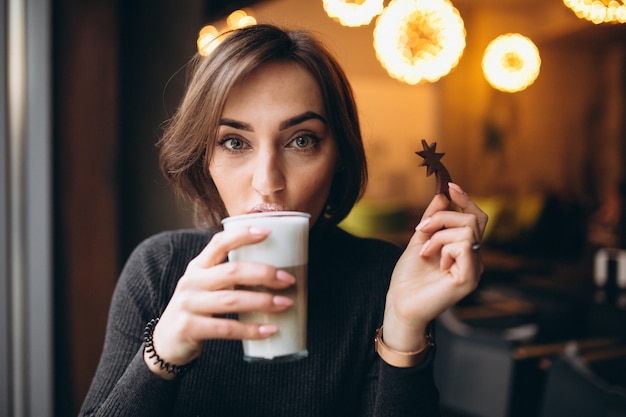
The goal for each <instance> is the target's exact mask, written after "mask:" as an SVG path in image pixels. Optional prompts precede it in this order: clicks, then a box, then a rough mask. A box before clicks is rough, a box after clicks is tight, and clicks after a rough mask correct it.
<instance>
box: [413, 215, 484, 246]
mask: <svg viewBox="0 0 626 417" xmlns="http://www.w3.org/2000/svg"><path fill="white" fill-rule="evenodd" d="M418 227H419V230H420V231H422V232H423V233H426V234H430V235H434V234H436V233H438V232H440V231H442V230H454V229H458V228H468V229H470V230H471V231H472V236H471V237H472V239H473V240H472V242H477V241H480V239H481V236H482V232H481V230H480V226H479V224H478V221H477V218H476V216H475V215H473V214H468V213H461V212H457V211H440V212H438V213H435V214H433V215H432V216H431V217H429V218H428V219H426V221H424V222H422V223H420V225H419V226H418Z"/></svg>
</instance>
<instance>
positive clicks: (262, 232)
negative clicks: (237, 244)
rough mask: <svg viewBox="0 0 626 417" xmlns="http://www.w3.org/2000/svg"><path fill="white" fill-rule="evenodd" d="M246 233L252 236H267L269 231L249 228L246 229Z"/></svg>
mask: <svg viewBox="0 0 626 417" xmlns="http://www.w3.org/2000/svg"><path fill="white" fill-rule="evenodd" d="M248 232H249V233H251V234H253V235H269V234H270V232H271V230H270V229H266V228H265V227H259V226H250V228H249V229H248Z"/></svg>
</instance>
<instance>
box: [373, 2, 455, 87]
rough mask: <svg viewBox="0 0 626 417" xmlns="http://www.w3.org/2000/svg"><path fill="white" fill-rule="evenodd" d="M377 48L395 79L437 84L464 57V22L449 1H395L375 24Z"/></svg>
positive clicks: (382, 60) (410, 82)
mask: <svg viewBox="0 0 626 417" xmlns="http://www.w3.org/2000/svg"><path fill="white" fill-rule="evenodd" d="M374 49H375V51H376V57H377V58H378V60H379V61H380V63H381V64H382V66H383V67H384V68H385V69H386V70H387V72H388V73H389V75H390V76H392V77H393V78H396V79H398V80H401V81H403V82H406V83H407V84H411V85H413V84H417V83H419V82H421V81H423V80H426V81H429V82H435V81H437V80H438V79H439V78H441V77H443V76H444V75H446V74H448V73H449V72H450V71H451V70H452V68H454V67H455V66H456V65H457V64H458V62H459V59H460V58H461V55H462V54H463V50H464V49H465V26H464V23H463V19H461V15H460V14H459V12H458V10H457V9H456V8H454V6H452V3H450V2H449V1H447V0H392V1H391V2H390V3H389V5H388V6H387V8H386V9H385V10H384V11H383V13H382V14H381V15H380V16H379V17H378V20H377V22H376V26H375V28H374Z"/></svg>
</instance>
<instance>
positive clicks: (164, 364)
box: [143, 318, 193, 379]
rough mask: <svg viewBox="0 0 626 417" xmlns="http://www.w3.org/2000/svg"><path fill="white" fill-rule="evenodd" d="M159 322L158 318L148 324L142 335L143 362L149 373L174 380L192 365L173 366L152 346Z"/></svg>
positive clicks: (190, 363)
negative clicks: (155, 329)
mask: <svg viewBox="0 0 626 417" xmlns="http://www.w3.org/2000/svg"><path fill="white" fill-rule="evenodd" d="M158 322H159V319H158V318H155V319H152V320H150V321H149V322H148V324H147V325H146V327H145V329H144V334H143V343H144V344H143V346H144V347H143V360H144V362H145V363H146V366H147V367H148V369H150V371H152V372H153V373H155V374H157V375H159V376H160V377H162V378H165V379H174V378H176V377H177V376H178V375H182V374H183V373H185V372H186V371H187V370H188V369H189V368H190V367H191V365H192V364H193V361H191V362H189V363H187V364H181V365H179V364H173V363H170V362H168V361H167V360H165V359H163V358H162V357H161V356H160V355H159V354H158V353H157V350H156V349H155V346H154V339H153V335H154V328H155V327H156V325H157V323H158Z"/></svg>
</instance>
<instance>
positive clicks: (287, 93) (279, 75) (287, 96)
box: [224, 61, 324, 115]
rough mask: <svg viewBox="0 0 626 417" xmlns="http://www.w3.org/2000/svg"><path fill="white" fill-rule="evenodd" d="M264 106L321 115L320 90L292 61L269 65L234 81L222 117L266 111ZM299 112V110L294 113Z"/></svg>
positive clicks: (314, 80) (309, 74)
mask: <svg viewBox="0 0 626 417" xmlns="http://www.w3.org/2000/svg"><path fill="white" fill-rule="evenodd" d="M267 106H272V107H274V106H279V107H283V108H288V107H289V106H292V107H293V111H294V112H298V111H299V110H302V109H305V108H306V109H307V110H313V111H317V112H320V113H323V111H324V104H323V100H322V93H321V89H320V86H319V84H318V82H317V81H316V79H315V78H314V77H313V76H312V75H311V73H310V72H309V71H308V70H306V69H305V68H304V67H302V66H301V65H299V64H297V63H295V62H292V61H271V62H268V63H264V64H262V65H261V66H259V67H257V68H255V69H254V70H253V71H252V72H250V73H249V74H248V75H247V76H245V77H244V78H242V79H240V80H239V81H237V82H236V83H235V84H234V85H233V87H232V89H231V90H230V92H229V94H228V98H227V100H226V103H225V106H224V115H227V113H228V112H230V111H232V110H234V109H237V110H240V109H243V108H249V109H256V110H257V111H267V110H268V108H267ZM296 109H299V110H296Z"/></svg>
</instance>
